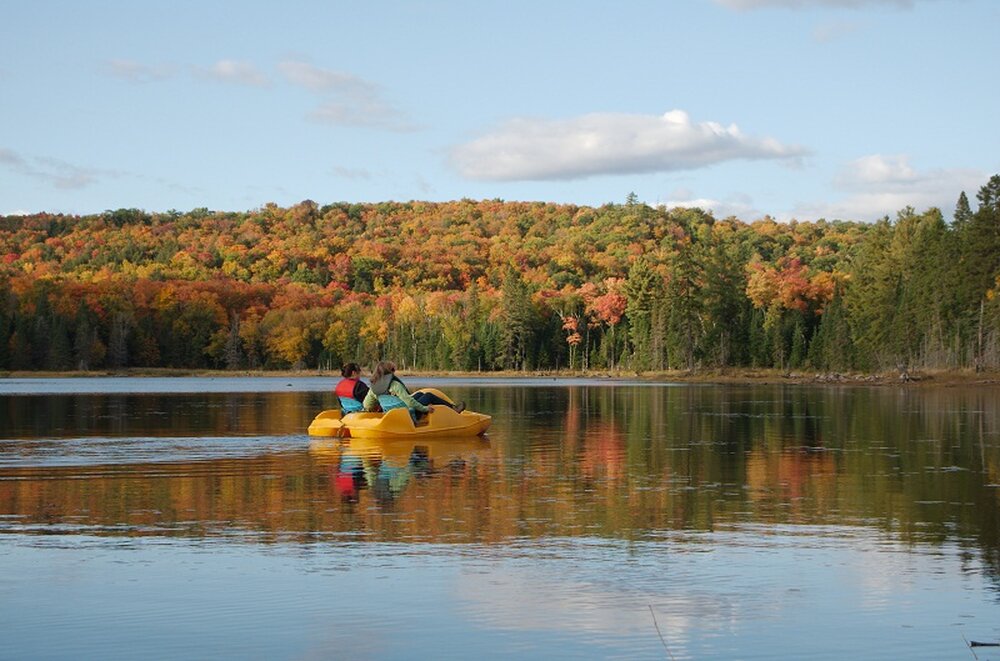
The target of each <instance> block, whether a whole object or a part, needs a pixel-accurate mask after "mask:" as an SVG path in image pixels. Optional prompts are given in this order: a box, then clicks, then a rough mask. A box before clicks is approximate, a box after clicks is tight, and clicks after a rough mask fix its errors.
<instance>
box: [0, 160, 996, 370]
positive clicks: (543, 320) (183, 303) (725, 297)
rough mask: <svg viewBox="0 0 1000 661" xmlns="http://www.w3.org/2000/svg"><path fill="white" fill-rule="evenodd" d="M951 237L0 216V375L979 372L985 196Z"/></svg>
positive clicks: (621, 223)
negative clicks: (354, 369)
mask: <svg viewBox="0 0 1000 661" xmlns="http://www.w3.org/2000/svg"><path fill="white" fill-rule="evenodd" d="M976 200H977V202H978V204H977V205H976V208H975V210H973V209H972V205H971V204H970V202H969V199H968V197H967V196H966V194H965V193H964V192H962V193H961V194H960V195H959V196H958V198H957V203H956V205H955V208H954V210H953V212H952V213H951V217H950V218H946V217H945V215H944V213H943V212H942V211H941V210H939V209H936V208H931V209H928V210H926V211H923V212H918V211H916V210H915V209H913V208H905V209H902V210H900V211H899V212H898V213H897V214H896V217H895V218H889V217H886V218H883V219H882V220H879V221H878V222H875V223H863V222H853V221H839V220H838V221H826V220H819V221H817V222H794V221H793V222H789V223H779V222H776V221H775V220H773V219H771V218H769V217H765V218H763V219H761V220H757V221H754V222H750V223H748V222H744V221H741V220H739V219H737V218H734V217H729V218H723V219H717V218H715V217H713V215H712V214H710V213H707V212H705V211H702V210H699V209H680V208H673V209H666V208H664V207H658V208H653V207H650V206H648V205H646V204H642V203H640V202H638V201H637V200H636V198H635V196H634V195H629V197H628V198H627V199H626V201H625V202H624V203H622V204H607V205H604V206H601V207H597V208H595V207H586V206H575V205H566V204H548V203H529V202H504V201H501V200H483V201H473V200H460V201H454V202H442V203H431V202H415V201H414V202H405V203H402V202H384V203H378V204H350V203H336V204H328V205H324V206H320V205H318V204H317V203H315V202H312V201H310V200H306V201H304V202H301V203H299V204H297V205H294V206H292V207H289V208H281V207H278V206H276V205H274V204H268V205H265V206H264V207H262V208H260V209H255V210H252V211H247V212H221V211H209V210H207V209H194V210H192V211H189V212H186V213H181V212H177V211H168V212H165V213H147V212H144V211H141V210H137V209H118V210H116V211H107V212H104V213H101V214H95V215H86V216H71V215H56V214H45V213H41V214H36V215H31V216H7V217H0V370H60V371H64V370H94V369H120V368H127V367H150V368H152V367H172V368H190V369H205V368H216V369H230V370H257V369H287V368H293V369H304V368H310V369H312V368H324V369H330V368H336V367H338V366H339V365H340V364H341V363H342V362H344V361H348V360H351V361H356V362H359V363H361V364H365V365H371V364H372V363H373V362H374V361H376V360H378V359H381V358H392V359H394V360H395V361H396V362H397V363H398V364H399V365H400V366H401V367H402V368H403V369H408V370H461V371H474V370H481V371H493V370H501V369H505V370H555V369H570V370H583V371H591V370H610V371H621V370H628V371H636V372H645V371H663V370H678V369H682V370H697V369H714V368H725V367H774V368H779V369H782V370H793V369H814V370H817V371H825V372H832V371H852V370H855V371H882V370H889V369H900V368H902V369H929V368H940V369H956V368H973V369H977V370H984V369H989V370H996V369H998V368H1000V297H998V296H997V294H998V292H1000V175H996V176H993V177H992V178H991V179H990V180H989V181H988V182H987V183H986V184H985V185H983V187H982V188H981V189H980V190H979V192H978V194H977V195H976Z"/></svg>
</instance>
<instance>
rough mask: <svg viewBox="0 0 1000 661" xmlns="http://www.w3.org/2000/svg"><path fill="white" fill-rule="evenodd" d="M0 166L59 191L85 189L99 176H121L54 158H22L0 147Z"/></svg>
mask: <svg viewBox="0 0 1000 661" xmlns="http://www.w3.org/2000/svg"><path fill="white" fill-rule="evenodd" d="M0 166H3V167H5V168H7V169H8V170H10V171H11V172H14V173H15V174H19V175H21V176H24V177H30V178H32V179H38V180H41V181H45V182H48V183H50V184H52V186H54V187H55V188H59V189H78V188H85V187H86V186H89V185H91V184H93V183H96V182H97V179H98V177H99V176H102V175H104V176H113V177H117V176H120V174H121V173H119V172H114V171H111V170H98V169H94V168H82V167H79V166H76V165H73V164H71V163H66V162H65V161H60V160H58V159H55V158H48V157H44V156H33V157H28V156H22V155H21V154H19V153H17V152H15V151H13V150H11V149H6V148H3V147H0Z"/></svg>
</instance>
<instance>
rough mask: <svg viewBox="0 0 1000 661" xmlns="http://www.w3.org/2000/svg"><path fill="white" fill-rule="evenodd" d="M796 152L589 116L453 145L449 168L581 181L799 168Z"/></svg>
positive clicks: (711, 128) (663, 118) (507, 177)
mask: <svg viewBox="0 0 1000 661" xmlns="http://www.w3.org/2000/svg"><path fill="white" fill-rule="evenodd" d="M806 153H807V152H806V150H805V149H804V148H802V147H799V146H794V145H783V144H781V143H779V142H778V141H777V140H774V139H773V138H754V137H749V136H746V135H743V133H742V132H741V131H740V129H739V128H738V127H737V126H736V125H735V124H730V125H729V126H728V127H726V126H722V125H721V124H717V123H716V122H700V123H697V124H696V123H693V122H692V121H691V119H690V117H689V116H688V114H687V113H686V112H684V111H682V110H672V111H670V112H668V113H664V114H663V115H635V114H624V113H592V114H587V115H582V116H579V117H572V118H569V119H562V120H544V119H527V118H520V119H512V120H510V121H508V122H507V123H506V124H504V125H502V126H501V127H499V128H498V129H496V130H494V131H492V132H490V133H487V134H485V135H483V136H481V137H479V138H476V139H475V140H472V141H471V142H468V143H466V144H464V145H459V146H458V147H455V148H454V149H453V150H452V152H451V163H452V165H453V166H454V167H455V168H456V169H457V170H458V171H459V172H460V173H461V174H462V175H464V176H466V177H468V178H471V179H483V180H491V181H516V180H553V179H581V178H585V177H591V176H596V175H615V174H637V173H648V172H665V171H675V170H691V169H695V168H701V167H706V166H709V165H713V164H716V163H722V162H725V161H732V160H747V159H749V160H763V159H770V160H781V161H786V162H797V161H798V160H799V159H801V157H802V156H804V155H805V154H806Z"/></svg>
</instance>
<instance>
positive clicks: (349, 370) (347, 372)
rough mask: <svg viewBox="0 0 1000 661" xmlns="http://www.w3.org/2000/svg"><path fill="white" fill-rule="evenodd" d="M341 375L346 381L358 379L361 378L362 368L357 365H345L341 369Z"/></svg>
mask: <svg viewBox="0 0 1000 661" xmlns="http://www.w3.org/2000/svg"><path fill="white" fill-rule="evenodd" d="M340 375H341V376H342V377H344V378H345V379H356V378H358V377H359V376H361V368H360V367H358V364H357V363H345V364H344V366H343V367H341V368H340Z"/></svg>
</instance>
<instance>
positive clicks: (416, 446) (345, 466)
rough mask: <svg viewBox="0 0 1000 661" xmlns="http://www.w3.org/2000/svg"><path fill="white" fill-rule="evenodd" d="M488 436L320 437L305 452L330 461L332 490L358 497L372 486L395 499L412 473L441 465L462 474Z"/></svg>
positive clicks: (432, 471) (485, 448)
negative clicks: (362, 491) (360, 492)
mask: <svg viewBox="0 0 1000 661" xmlns="http://www.w3.org/2000/svg"><path fill="white" fill-rule="evenodd" d="M489 451H490V442H489V441H488V440H487V439H485V438H481V437H478V436H472V437H466V438H454V437H452V438H431V437H420V438H406V439H402V438H396V439H377V438H345V439H333V438H321V439H316V440H313V441H312V442H311V443H310V444H309V453H310V454H312V455H313V456H315V457H317V458H318V459H320V460H321V461H322V462H323V463H329V464H331V466H330V475H331V483H332V486H333V489H334V491H335V492H337V493H338V494H339V495H340V496H341V497H342V498H344V499H345V500H348V501H357V499H358V498H359V491H361V490H364V489H371V490H372V493H373V495H374V496H375V498H376V499H378V500H379V501H382V502H387V501H391V500H393V499H395V498H396V497H397V496H399V494H400V493H402V491H403V490H404V489H405V487H406V486H407V485H408V484H409V483H410V481H411V480H412V479H414V478H417V479H420V478H427V477H431V476H433V475H436V474H440V473H441V472H442V471H446V472H447V473H448V474H451V475H459V474H464V473H465V471H466V470H467V466H468V465H469V464H471V465H475V463H476V461H477V459H479V458H480V457H482V456H484V455H485V454H487V453H489Z"/></svg>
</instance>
